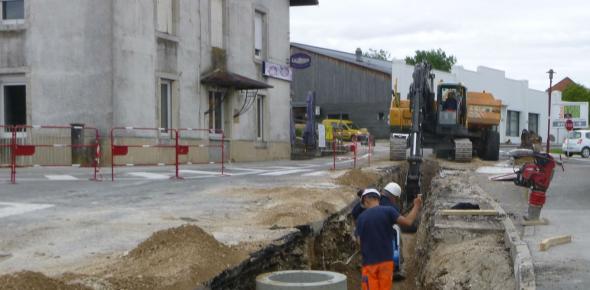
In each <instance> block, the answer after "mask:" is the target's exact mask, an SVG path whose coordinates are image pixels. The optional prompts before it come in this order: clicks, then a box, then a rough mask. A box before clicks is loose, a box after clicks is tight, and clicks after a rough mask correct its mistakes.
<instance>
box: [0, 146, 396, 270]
mask: <svg viewBox="0 0 590 290" xmlns="http://www.w3.org/2000/svg"><path fill="white" fill-rule="evenodd" d="M375 154H376V155H377V156H379V157H380V158H386V156H388V155H387V154H388V148H387V147H386V144H385V143H383V144H378V146H377V148H375ZM351 157H352V156H351V155H348V156H339V157H338V159H337V165H336V167H337V170H341V169H349V168H351V167H352V165H353V162H354V161H353V160H352V159H351ZM358 157H359V158H358V160H357V163H358V164H357V165H358V166H367V164H368V156H367V155H366V154H365V153H362V154H359V156H358ZM373 158H376V157H375V156H373ZM332 162H333V160H332V158H331V157H325V158H318V159H315V160H309V161H290V160H284V161H272V162H253V163H239V164H236V163H234V164H227V165H226V170H225V175H223V176H222V175H220V171H219V170H220V167H219V165H218V164H208V165H200V166H197V165H190V166H182V168H181V170H182V171H181V176H183V177H184V179H182V180H175V179H170V177H172V176H173V175H174V168H173V167H122V168H117V169H116V180H115V181H114V182H111V181H110V170H108V169H107V170H104V171H106V172H103V174H104V180H103V181H102V182H96V181H90V180H88V178H89V177H91V175H92V170H91V169H88V168H71V167H66V168H19V169H18V173H17V184H15V185H13V184H10V183H8V180H9V172H8V170H7V169H4V168H2V169H0V180H1V181H0V274H2V273H9V272H14V271H19V270H23V269H27V270H35V271H42V272H44V273H47V274H50V275H53V274H60V273H63V272H64V271H68V270H70V271H74V270H76V269H78V268H79V267H81V266H84V265H87V264H92V263H95V262H96V261H101V260H104V259H110V258H112V257H113V256H117V255H121V254H124V252H125V251H128V250H130V249H132V248H133V247H135V246H136V245H137V244H138V243H139V242H141V241H142V240H144V239H145V238H147V237H149V235H150V234H151V233H153V232H155V231H158V230H161V229H165V228H170V227H175V226H179V225H181V224H183V223H186V222H187V221H190V222H194V223H196V224H198V225H199V226H201V227H203V228H204V229H205V230H207V231H210V232H212V234H213V235H214V236H215V237H216V238H218V239H219V240H221V241H222V242H225V243H227V244H235V243H238V242H240V241H243V240H240V239H244V238H245V239H247V240H248V241H250V242H253V241H256V240H257V239H259V240H267V239H269V238H270V239H272V238H273V237H274V238H279V237H280V236H281V235H284V234H285V232H286V231H288V230H285V231H281V230H268V229H262V230H260V231H256V230H253V231H249V232H248V233H247V235H245V237H244V236H240V235H236V233H241V232H244V231H245V229H243V228H240V226H234V227H230V226H228V227H215V228H214V227H212V226H210V225H211V224H215V223H216V222H217V224H219V221H223V220H235V219H236V218H237V217H239V216H241V213H242V212H244V211H245V210H248V209H249V208H255V207H256V206H257V205H256V204H252V201H251V200H248V199H246V198H242V197H241V196H239V195H238V196H237V197H235V198H227V195H226V196H222V195H221V194H218V193H221V192H223V191H227V190H228V189H230V190H233V189H239V188H244V187H249V188H264V187H268V188H271V187H280V186H289V185H293V184H294V185H302V184H310V185H313V186H320V185H322V184H324V185H325V186H334V185H333V184H331V183H330V182H331V176H333V175H334V174H338V173H337V172H336V173H334V172H332V171H331V170H330V169H331V167H332ZM109 169H110V168H109ZM326 184H327V185H326ZM238 219H239V218H238ZM248 230H249V229H248Z"/></svg>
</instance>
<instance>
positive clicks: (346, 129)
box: [322, 119, 369, 142]
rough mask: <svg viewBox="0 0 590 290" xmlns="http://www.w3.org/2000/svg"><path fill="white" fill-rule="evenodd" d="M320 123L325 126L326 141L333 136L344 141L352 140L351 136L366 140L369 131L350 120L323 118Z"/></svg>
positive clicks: (330, 139)
mask: <svg viewBox="0 0 590 290" xmlns="http://www.w3.org/2000/svg"><path fill="white" fill-rule="evenodd" d="M322 125H324V127H325V128H326V141H328V142H331V141H332V140H333V138H334V137H336V139H340V140H344V141H352V138H353V136H356V137H357V141H360V142H366V141H367V139H368V137H369V131H368V130H367V129H366V128H359V127H357V126H356V125H355V124H354V123H353V122H352V121H351V120H340V119H324V120H323V121H322Z"/></svg>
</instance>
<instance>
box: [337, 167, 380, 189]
mask: <svg viewBox="0 0 590 290" xmlns="http://www.w3.org/2000/svg"><path fill="white" fill-rule="evenodd" d="M379 178H380V176H379V174H377V173H376V172H366V171H362V170H360V169H352V170H349V171H348V172H346V173H344V174H343V175H342V176H340V177H338V178H337V179H336V182H337V183H338V184H340V185H345V186H350V187H353V188H356V189H361V188H366V187H368V186H374V185H375V184H376V183H377V181H378V180H379Z"/></svg>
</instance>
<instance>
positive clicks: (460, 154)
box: [453, 138, 473, 162]
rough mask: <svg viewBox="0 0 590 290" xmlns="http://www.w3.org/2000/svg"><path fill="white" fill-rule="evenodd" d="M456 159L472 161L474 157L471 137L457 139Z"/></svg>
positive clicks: (455, 141)
mask: <svg viewBox="0 0 590 290" xmlns="http://www.w3.org/2000/svg"><path fill="white" fill-rule="evenodd" d="M453 141H454V143H455V161H458V162H470V161H471V159H472V158H473V144H471V141H469V139H466V138H465V139H455V140H453Z"/></svg>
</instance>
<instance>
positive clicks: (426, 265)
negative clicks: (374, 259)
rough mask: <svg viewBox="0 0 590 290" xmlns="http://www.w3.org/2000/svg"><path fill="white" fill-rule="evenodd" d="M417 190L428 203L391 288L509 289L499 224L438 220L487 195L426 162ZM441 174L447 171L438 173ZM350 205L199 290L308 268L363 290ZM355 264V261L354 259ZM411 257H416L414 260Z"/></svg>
mask: <svg viewBox="0 0 590 290" xmlns="http://www.w3.org/2000/svg"><path fill="white" fill-rule="evenodd" d="M422 169H423V170H422V174H423V177H422V189H423V193H426V195H427V196H428V198H427V199H426V202H425V207H424V210H423V212H422V215H421V226H420V228H419V230H418V232H417V233H404V234H403V243H402V244H403V252H404V253H403V256H404V271H405V277H406V278H405V279H403V280H401V281H395V282H394V288H395V289H513V288H514V279H513V274H512V265H511V260H510V258H509V253H508V251H507V250H506V248H505V246H504V242H503V229H502V228H501V226H500V222H499V218H497V217H481V218H473V217H470V218H468V219H463V218H455V219H447V218H441V216H440V215H439V214H437V212H438V210H439V209H441V208H449V207H450V206H452V205H453V204H455V203H456V202H472V203H477V204H479V205H480V206H481V207H482V208H487V207H489V206H490V205H489V203H487V201H486V197H485V196H480V195H479V193H478V192H476V191H477V190H475V191H474V190H472V189H471V187H470V186H469V185H468V184H467V183H466V182H465V181H466V180H465V179H466V178H467V179H468V177H466V176H464V175H465V174H466V173H465V172H463V173H462V172H460V171H449V170H446V172H447V174H446V175H441V174H440V169H439V165H438V163H437V162H435V161H430V160H427V161H425V163H424V165H423V167H422ZM443 171H445V170H443ZM405 174H406V167H405V164H402V165H401V166H393V167H388V168H382V169H381V178H380V179H379V181H378V182H377V184H375V186H377V187H378V188H380V187H381V186H383V185H384V184H385V183H387V182H390V181H396V182H398V183H399V184H403V182H402V181H403V180H404V178H405ZM351 207H352V204H351V205H350V206H349V207H347V208H345V209H343V210H341V211H340V212H338V213H336V214H333V215H331V216H330V217H329V218H327V219H326V220H324V221H323V222H319V223H317V224H310V225H304V226H300V227H298V228H299V230H300V231H299V232H296V233H293V234H291V235H289V236H287V237H284V238H283V239H282V240H280V241H277V242H276V243H273V244H272V245H271V246H270V247H267V248H265V249H262V250H260V251H258V252H257V253H255V254H253V255H251V258H250V259H249V260H248V261H246V262H243V263H242V264H240V265H239V266H237V267H234V268H232V269H227V270H226V271H224V272H223V273H221V274H220V275H218V276H216V277H215V278H213V279H211V280H210V281H208V282H207V283H206V286H203V287H202V288H201V289H255V279H256V276H257V275H259V274H262V273H266V272H272V271H278V270H294V269H312V270H327V271H335V272H339V273H343V274H345V275H346V276H347V282H348V289H360V288H361V281H360V278H361V277H360V272H361V257H360V254H359V253H358V252H357V250H358V246H357V245H356V244H355V242H354V240H353V236H352V235H353V231H354V225H353V222H352V218H351V216H350V208H351ZM351 257H352V258H351ZM416 257H420V258H419V259H417V258H416Z"/></svg>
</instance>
